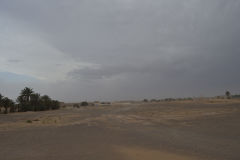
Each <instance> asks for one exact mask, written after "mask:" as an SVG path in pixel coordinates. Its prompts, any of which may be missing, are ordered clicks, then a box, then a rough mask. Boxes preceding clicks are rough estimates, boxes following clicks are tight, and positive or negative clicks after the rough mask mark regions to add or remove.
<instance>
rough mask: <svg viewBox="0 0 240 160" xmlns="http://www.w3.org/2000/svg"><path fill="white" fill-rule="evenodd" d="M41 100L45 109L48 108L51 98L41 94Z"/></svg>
mask: <svg viewBox="0 0 240 160" xmlns="http://www.w3.org/2000/svg"><path fill="white" fill-rule="evenodd" d="M41 102H42V104H43V105H44V108H45V109H47V110H49V109H50V107H51V102H52V100H51V98H50V97H49V96H48V95H44V96H42V97H41Z"/></svg>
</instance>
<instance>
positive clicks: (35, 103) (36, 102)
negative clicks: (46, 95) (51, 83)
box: [30, 93, 41, 111]
mask: <svg viewBox="0 0 240 160" xmlns="http://www.w3.org/2000/svg"><path fill="white" fill-rule="evenodd" d="M40 102H41V101H40V94H38V93H33V94H31V95H30V105H31V107H32V110H34V111H38V110H39V107H40Z"/></svg>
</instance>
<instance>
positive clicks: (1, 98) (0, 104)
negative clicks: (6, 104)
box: [0, 94, 3, 113]
mask: <svg viewBox="0 0 240 160" xmlns="http://www.w3.org/2000/svg"><path fill="white" fill-rule="evenodd" d="M2 102H3V95H1V94H0V113H1V108H2Z"/></svg>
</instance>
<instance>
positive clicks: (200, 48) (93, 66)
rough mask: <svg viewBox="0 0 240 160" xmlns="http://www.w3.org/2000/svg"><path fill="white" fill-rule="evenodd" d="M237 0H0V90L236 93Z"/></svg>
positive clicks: (239, 51)
mask: <svg viewBox="0 0 240 160" xmlns="http://www.w3.org/2000/svg"><path fill="white" fill-rule="evenodd" d="M239 61H240V1H239V0H211V1H207V0H41V1H39V0H0V93H2V94H4V95H5V96H9V97H11V98H16V96H17V95H18V94H19V92H20V90H21V89H23V88H24V87H25V86H29V87H32V88H34V90H35V91H38V92H40V93H41V94H48V95H50V96H51V97H53V98H55V99H58V100H62V101H67V102H70V101H74V102H77V101H82V100H130V99H134V100H137V99H139V100H141V99H143V98H166V97H189V96H214V95H219V94H224V92H225V91H226V90H230V91H231V92H233V93H239V92H240V62H239Z"/></svg>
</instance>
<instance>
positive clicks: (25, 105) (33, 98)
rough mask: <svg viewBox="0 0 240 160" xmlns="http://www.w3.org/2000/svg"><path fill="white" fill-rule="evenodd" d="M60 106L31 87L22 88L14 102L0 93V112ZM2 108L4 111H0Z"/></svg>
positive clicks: (42, 109)
mask: <svg viewBox="0 0 240 160" xmlns="http://www.w3.org/2000/svg"><path fill="white" fill-rule="evenodd" d="M59 108H60V102H59V101H57V100H52V99H51V98H50V97H49V96H48V95H43V96H41V95H40V94H39V93H35V92H34V91H33V89H31V88H28V87H26V88H24V89H23V90H22V91H21V92H20V95H19V96H18V98H17V100H16V102H14V101H13V100H11V99H9V98H8V97H4V96H2V95H1V94H0V113H5V114H7V113H8V112H11V113H12V112H27V111H45V110H55V109H59ZM2 109H4V111H3V112H2Z"/></svg>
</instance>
